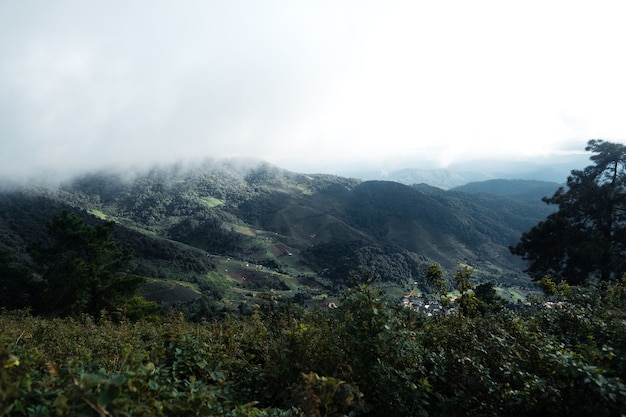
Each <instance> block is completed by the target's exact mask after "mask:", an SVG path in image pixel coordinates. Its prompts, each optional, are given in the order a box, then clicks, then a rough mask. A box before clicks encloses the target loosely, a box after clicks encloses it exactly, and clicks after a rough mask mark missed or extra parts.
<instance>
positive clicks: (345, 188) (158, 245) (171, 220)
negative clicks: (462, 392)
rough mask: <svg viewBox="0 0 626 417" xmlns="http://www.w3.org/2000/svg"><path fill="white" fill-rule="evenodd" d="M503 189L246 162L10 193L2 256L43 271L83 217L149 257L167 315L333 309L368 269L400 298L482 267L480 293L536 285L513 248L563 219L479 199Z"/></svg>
mask: <svg viewBox="0 0 626 417" xmlns="http://www.w3.org/2000/svg"><path fill="white" fill-rule="evenodd" d="M497 184H499V183H489V187H487V185H482V186H480V185H473V186H468V187H469V188H465V190H464V191H463V190H459V189H456V190H450V191H445V190H442V189H440V188H436V187H432V186H428V185H425V184H420V185H412V186H409V185H404V184H400V183H398V182H393V181H362V180H358V179H354V178H344V177H339V176H333V175H323V174H317V175H305V174H299V173H294V172H289V171H285V170H282V169H280V168H277V167H275V166H272V165H269V164H266V163H254V164H252V165H247V164H244V163H241V162H240V161H237V160H230V161H219V162H216V161H213V162H206V163H204V164H202V165H197V166H193V167H188V166H183V165H171V166H163V167H156V168H154V169H152V170H150V171H147V172H144V173H140V174H137V173H134V174H132V175H131V174H128V173H120V172H99V173H93V174H89V175H83V176H80V177H77V178H75V179H74V180H72V181H71V182H68V183H66V184H64V185H62V186H60V187H59V188H58V189H48V188H42V187H39V188H37V187H30V188H22V189H19V190H12V191H4V192H2V193H0V232H1V235H0V249H5V250H8V251H10V252H11V253H12V254H13V256H14V258H15V259H16V260H17V262H18V263H21V264H24V265H30V264H29V262H30V261H29V258H28V256H27V254H26V246H27V245H28V244H29V243H31V242H32V241H35V240H40V239H45V233H44V225H45V223H46V221H48V220H49V219H50V217H51V216H52V214H53V213H55V212H58V211H59V210H61V209H69V210H72V211H75V212H78V213H80V215H81V216H82V218H84V219H85V220H86V221H89V222H95V221H99V219H107V220H113V221H115V222H116V223H117V225H118V227H117V231H116V237H117V238H118V239H119V240H121V241H123V242H125V243H126V244H128V245H129V246H131V247H132V249H133V251H134V254H135V259H136V260H135V267H134V270H133V273H134V274H138V275H142V276H144V277H147V278H149V285H147V286H146V287H145V288H144V294H146V295H147V298H150V297H151V298H152V299H158V300H160V301H163V300H169V299H171V300H176V299H177V297H183V298H185V299H191V300H193V299H195V298H198V299H199V298H201V297H202V296H203V295H206V294H207V293H209V294H212V299H214V300H221V299H222V298H224V300H227V299H238V300H239V301H240V302H241V300H242V299H245V297H249V296H253V295H254V292H255V291H258V290H261V289H274V290H276V291H283V292H285V293H288V294H291V295H294V294H297V293H306V294H309V295H310V296H313V297H316V296H320V297H321V296H324V294H326V293H329V294H332V293H333V292H334V291H335V290H337V289H339V288H341V287H343V286H345V285H347V284H348V283H349V280H350V276H351V275H353V274H354V272H355V271H359V270H360V269H361V268H362V267H366V268H369V269H370V270H371V271H372V272H373V274H374V275H377V276H380V279H381V280H382V281H383V282H385V283H387V285H392V286H395V287H399V288H407V286H409V287H410V286H412V285H413V282H418V284H419V285H420V286H421V285H423V271H424V269H425V268H426V266H427V265H429V264H430V263H432V262H438V263H440V264H441V265H442V266H443V267H444V268H454V267H455V265H456V263H457V262H463V263H466V264H469V265H472V266H473V267H474V268H475V278H476V279H477V280H478V281H487V280H489V281H495V282H497V283H501V284H504V285H528V284H529V280H528V278H527V277H526V275H525V274H523V272H522V269H523V265H522V263H521V261H520V259H518V258H516V257H513V256H511V255H510V254H509V251H508V246H509V245H511V244H514V243H516V242H517V240H518V239H519V237H520V235H521V233H522V232H523V231H526V230H528V229H529V228H530V227H532V226H533V225H534V224H536V223H537V222H538V221H540V220H542V219H543V218H545V216H546V215H547V214H549V212H550V210H551V209H550V208H549V207H547V206H546V205H545V204H544V203H542V202H541V201H540V200H539V199H537V200H536V201H535V200H533V199H530V198H528V196H527V195H528V194H529V193H531V191H528V190H527V191H522V188H524V187H522V185H519V187H517V188H518V189H519V191H518V192H515V193H513V195H510V194H509V195H503V194H505V193H504V192H503V191H501V192H500V194H499V195H498V193H496V192H493V193H487V192H485V191H480V192H469V190H472V189H476V190H480V189H481V187H483V190H484V189H486V188H484V187H487V188H489V189H492V190H497V189H498V187H500V189H502V190H503V189H505V188H507V187H505V186H497ZM532 185H536V184H527V186H528V187H527V189H532V188H533V187H532ZM546 186H547V185H546ZM472 187H474V188H472ZM508 188H509V190H513V189H515V187H508ZM539 188H541V187H539ZM535 192H536V191H535ZM520 196H524V198H519V197H520ZM31 266H32V265H31ZM168 297H169V298H168ZM224 300H223V302H226V301H224Z"/></svg>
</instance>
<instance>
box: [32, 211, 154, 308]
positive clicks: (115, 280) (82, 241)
mask: <svg viewBox="0 0 626 417" xmlns="http://www.w3.org/2000/svg"><path fill="white" fill-rule="evenodd" d="M46 229H47V232H48V234H49V235H50V237H51V242H50V243H49V244H48V245H44V244H42V243H40V242H39V243H36V244H34V245H32V246H31V248H30V253H31V256H32V257H33V259H34V260H35V261H36V262H37V263H39V264H40V265H41V266H42V267H43V268H44V269H43V271H44V272H43V276H42V278H43V281H44V284H45V289H44V300H43V301H44V306H43V310H44V311H47V312H50V313H55V314H59V315H62V316H66V315H77V314H81V313H87V314H91V315H93V316H95V317H97V316H98V315H99V314H100V312H101V311H102V310H106V311H111V310H113V309H114V308H115V306H116V305H118V304H119V303H121V302H123V301H124V300H125V299H127V298H129V297H130V296H132V295H133V294H134V292H135V290H136V289H137V288H138V286H139V285H140V284H141V283H142V282H143V279H141V278H139V277H135V276H131V275H128V274H126V271H127V270H128V268H129V267H130V262H131V254H130V251H129V250H128V249H125V248H122V247H121V245H120V244H119V242H115V241H113V240H112V238H111V236H112V234H113V231H114V229H115V223H114V222H103V223H99V224H97V225H95V226H91V225H88V224H86V223H85V222H84V221H82V220H81V219H79V218H78V217H77V216H76V215H75V214H74V213H70V212H68V211H62V212H61V213H58V214H56V215H54V217H53V218H52V220H51V221H50V222H49V223H48V224H47V226H46Z"/></svg>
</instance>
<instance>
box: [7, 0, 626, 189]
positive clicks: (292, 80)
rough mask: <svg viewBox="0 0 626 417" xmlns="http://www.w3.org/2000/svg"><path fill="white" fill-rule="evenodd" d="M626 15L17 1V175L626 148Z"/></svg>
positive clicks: (559, 4)
mask: <svg viewBox="0 0 626 417" xmlns="http://www.w3.org/2000/svg"><path fill="white" fill-rule="evenodd" d="M625 15H626V5H624V4H623V3H622V2H619V1H614V2H604V1H597V0H596V1H584V2H583V1H575V0H570V1H550V0H542V1H534V0H529V1H523V2H509V1H483V0H475V1H445V0H442V1H417V0H415V1H394V0H385V1H367V0H360V1H350V0H346V1H337V0H335V1H325V0H316V1H286V0H285V1H276V0H266V1H252V0H249V1H239V0H228V1H212V0H197V1H195V0H184V1H173V0H171V1H162V0H147V1H138V0H124V1H119V0H107V1H104V0H103V1H99V0H93V1H82V0H75V1H70V0H55V1H47V0H41V1H34V0H20V1H10V0H0V145H1V148H0V149H1V151H0V177H3V178H10V179H20V178H27V177H31V176H34V175H58V174H65V175H67V174H73V173H79V172H84V171H88V170H94V169H99V168H105V167H129V166H147V165H149V164H153V163H161V164H162V163H169V162H174V161H179V160H195V161H198V160H202V159H204V158H221V157H254V158H260V159H263V160H266V161H268V162H271V163H274V164H277V165H279V166H280V167H283V168H286V169H290V170H293V171H298V172H326V173H333V171H338V170H339V169H340V168H341V167H343V168H345V167H346V166H355V167H359V168H360V169H363V168H364V167H375V166H380V167H382V166H385V167H391V168H407V167H419V168H446V167H450V166H453V165H454V164H458V163H460V162H467V161H474V160H480V161H485V160H498V161H500V162H501V161H507V160H515V161H520V160H522V161H523V160H537V159H541V160H546V161H550V158H558V157H560V156H563V155H570V154H572V153H580V152H582V151H583V150H584V147H585V143H586V142H587V140H589V139H592V138H600V139H605V140H610V141H614V142H620V143H621V142H623V141H624V140H626V123H624V118H625V115H626V76H625V74H626V57H625V56H624V47H623V42H624V39H626V25H624V24H623V17H624V16H625Z"/></svg>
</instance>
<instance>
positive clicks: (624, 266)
mask: <svg viewBox="0 0 626 417" xmlns="http://www.w3.org/2000/svg"><path fill="white" fill-rule="evenodd" d="M585 150H586V151H590V152H592V153H593V155H592V156H591V157H590V159H591V161H593V162H594V165H591V166H588V167H587V168H585V169H584V170H573V171H572V172H571V175H570V176H569V177H568V179H567V188H564V187H561V188H559V189H558V190H557V191H556V193H555V194H554V195H553V196H552V197H550V198H547V197H546V198H544V199H543V200H544V201H545V202H546V203H548V204H555V205H558V207H559V209H558V211H556V212H555V213H553V214H551V215H549V216H548V217H547V218H546V219H545V220H544V221H542V222H540V223H539V224H537V225H536V226H534V227H533V228H532V229H531V230H530V231H528V232H526V233H524V234H523V235H522V237H521V239H520V241H519V242H518V243H517V245H515V246H513V247H511V248H510V249H511V253H513V254H515V255H520V256H521V257H522V258H523V259H524V260H526V261H528V269H527V272H528V273H529V274H530V275H531V276H532V277H533V279H535V280H538V279H541V278H542V277H543V276H545V275H551V276H553V277H554V278H558V279H563V280H565V281H568V282H570V283H572V284H580V283H584V282H586V281H588V280H590V279H591V280H593V279H599V280H602V281H609V280H612V279H615V278H616V277H620V276H621V275H622V274H623V273H624V272H625V271H626V146H624V145H621V144H617V143H611V142H606V141H603V140H598V139H593V140H590V141H589V142H588V144H587V147H586V148H585Z"/></svg>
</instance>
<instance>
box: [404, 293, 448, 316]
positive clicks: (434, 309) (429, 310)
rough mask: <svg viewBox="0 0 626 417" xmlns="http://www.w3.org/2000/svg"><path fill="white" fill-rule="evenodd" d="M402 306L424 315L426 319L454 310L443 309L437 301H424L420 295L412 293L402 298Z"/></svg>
mask: <svg viewBox="0 0 626 417" xmlns="http://www.w3.org/2000/svg"><path fill="white" fill-rule="evenodd" d="M402 305H403V306H404V307H405V308H410V309H411V310H413V311H417V312H418V313H423V314H426V315H427V316H428V317H432V316H435V315H439V314H449V313H450V312H451V311H453V310H454V307H448V308H446V309H444V307H443V305H441V303H440V302H439V301H437V300H430V299H425V298H423V297H422V295H421V294H415V293H414V292H413V291H411V292H410V293H408V294H404V296H403V297H402Z"/></svg>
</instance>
